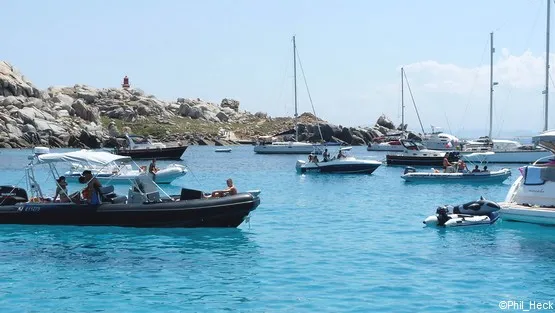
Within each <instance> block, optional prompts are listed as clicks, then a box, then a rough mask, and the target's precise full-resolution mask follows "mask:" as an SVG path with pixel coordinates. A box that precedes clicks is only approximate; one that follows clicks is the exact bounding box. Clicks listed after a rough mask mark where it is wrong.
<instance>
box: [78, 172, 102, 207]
mask: <svg viewBox="0 0 555 313" xmlns="http://www.w3.org/2000/svg"><path fill="white" fill-rule="evenodd" d="M82 175H83V177H84V181H85V182H87V188H86V189H87V193H86V196H87V198H86V200H87V202H88V203H89V204H94V205H96V204H100V202H101V201H100V195H101V191H100V188H102V184H101V183H100V182H99V181H98V179H96V177H94V176H93V174H92V172H91V171H89V170H85V171H83V174H82Z"/></svg>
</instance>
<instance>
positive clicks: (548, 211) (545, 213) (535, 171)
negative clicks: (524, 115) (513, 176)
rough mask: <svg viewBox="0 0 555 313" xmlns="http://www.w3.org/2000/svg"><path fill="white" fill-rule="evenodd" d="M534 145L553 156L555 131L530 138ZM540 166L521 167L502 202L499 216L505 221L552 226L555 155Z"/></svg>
mask: <svg viewBox="0 0 555 313" xmlns="http://www.w3.org/2000/svg"><path fill="white" fill-rule="evenodd" d="M532 141H533V142H534V143H535V144H538V145H539V146H541V147H543V148H545V149H547V150H548V151H551V152H552V153H555V130H552V131H547V132H543V133H542V134H540V135H538V136H535V137H533V138H532ZM538 161H544V162H543V163H540V162H536V163H534V164H532V165H528V166H524V167H521V168H520V169H519V170H520V172H521V175H520V176H519V177H518V178H517V180H516V181H515V182H514V183H513V185H512V186H511V188H510V189H509V192H508V193H507V196H506V197H505V201H504V202H502V203H501V217H502V218H503V219H504V220H508V221H517V222H528V223H536V224H547V225H555V155H551V156H550V157H548V158H544V159H543V160H538Z"/></svg>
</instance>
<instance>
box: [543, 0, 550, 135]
mask: <svg viewBox="0 0 555 313" xmlns="http://www.w3.org/2000/svg"><path fill="white" fill-rule="evenodd" d="M550 14H551V0H547V27H546V31H545V90H544V94H545V122H544V126H543V131H547V129H548V127H549V123H548V109H549V28H550V27H549V22H550V19H551V18H550Z"/></svg>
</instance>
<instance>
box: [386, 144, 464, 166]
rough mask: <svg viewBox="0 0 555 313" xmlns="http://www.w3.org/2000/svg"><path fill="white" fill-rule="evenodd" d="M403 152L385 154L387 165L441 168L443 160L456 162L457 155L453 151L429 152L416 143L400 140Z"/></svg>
mask: <svg viewBox="0 0 555 313" xmlns="http://www.w3.org/2000/svg"><path fill="white" fill-rule="evenodd" d="M400 142H401V145H402V146H403V148H404V149H403V152H401V153H394V154H387V155H386V162H387V165H409V166H443V158H444V157H447V159H448V160H449V162H451V163H452V162H457V161H458V160H459V157H460V156H459V153H458V152H455V151H450V152H446V151H438V150H430V149H428V148H426V147H425V146H424V145H422V144H421V143H420V142H418V141H414V140H408V139H401V140H400Z"/></svg>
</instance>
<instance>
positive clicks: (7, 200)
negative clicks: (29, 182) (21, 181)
mask: <svg viewBox="0 0 555 313" xmlns="http://www.w3.org/2000/svg"><path fill="white" fill-rule="evenodd" d="M27 201H29V198H28V197H27V191H25V189H23V188H18V187H14V186H0V205H14V204H16V203H20V202H27Z"/></svg>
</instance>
